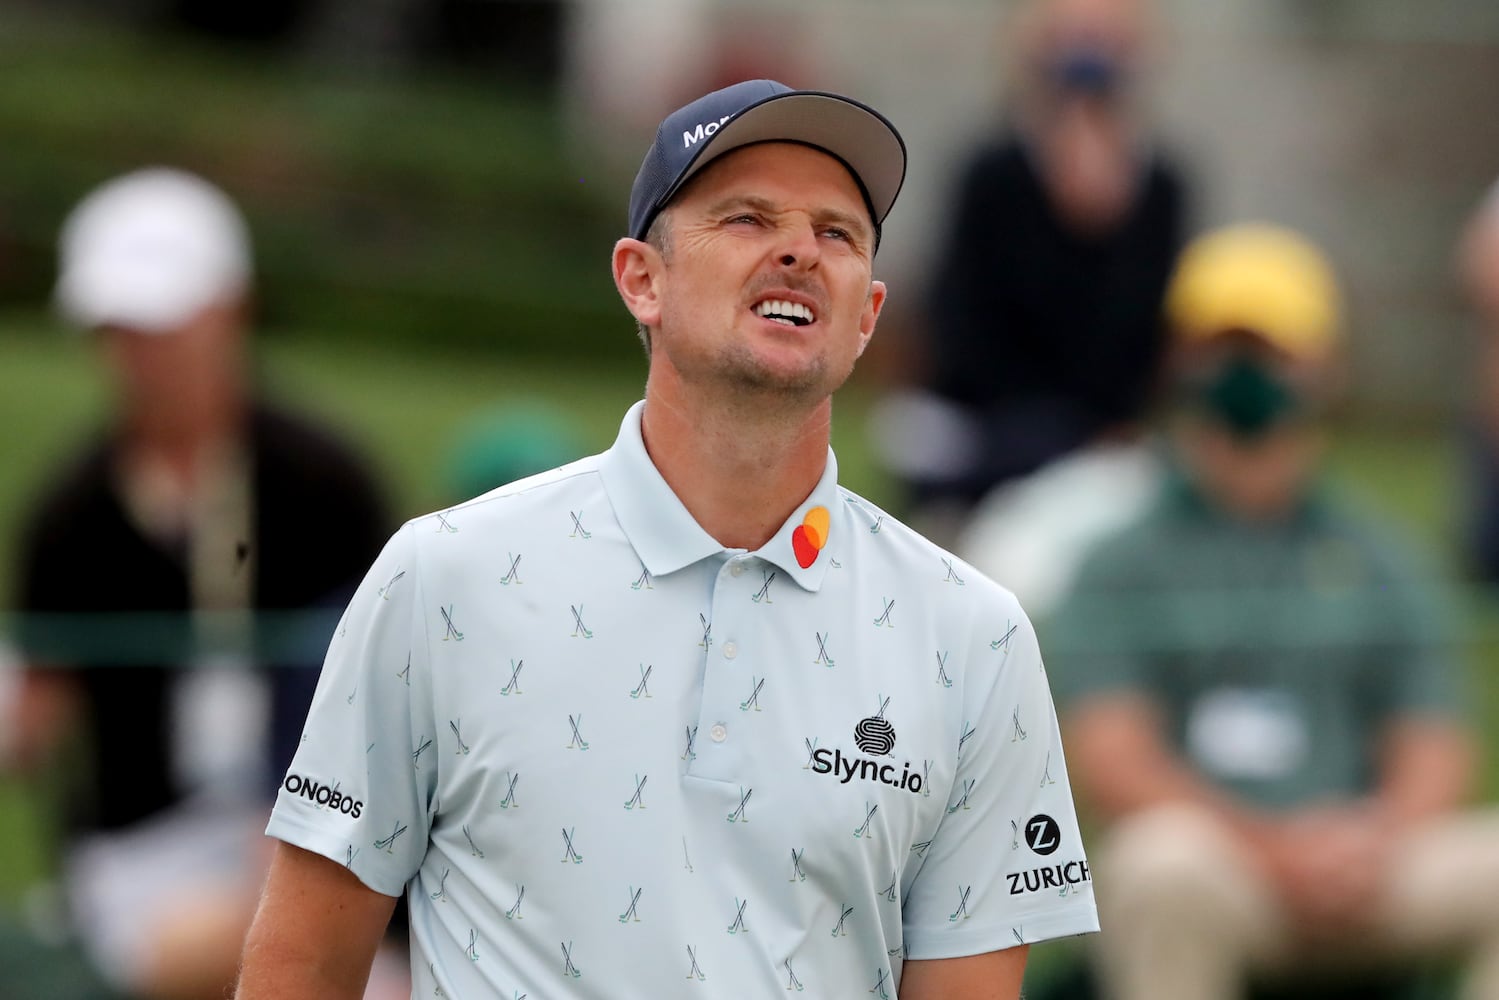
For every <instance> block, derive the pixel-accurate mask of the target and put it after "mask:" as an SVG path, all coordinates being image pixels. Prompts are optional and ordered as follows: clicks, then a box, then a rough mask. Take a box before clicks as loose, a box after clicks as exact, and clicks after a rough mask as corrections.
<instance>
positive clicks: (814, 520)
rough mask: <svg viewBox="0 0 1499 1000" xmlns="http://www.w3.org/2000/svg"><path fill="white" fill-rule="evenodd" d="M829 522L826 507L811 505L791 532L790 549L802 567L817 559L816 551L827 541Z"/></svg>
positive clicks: (819, 550) (830, 521)
mask: <svg viewBox="0 0 1499 1000" xmlns="http://www.w3.org/2000/svg"><path fill="white" fill-rule="evenodd" d="M831 523H832V518H831V517H830V516H829V515H828V509H827V508H826V507H813V508H812V509H811V510H809V511H807V516H806V517H804V518H802V523H801V524H799V525H797V528H796V530H795V531H793V532H792V533H791V550H792V551H793V552H795V553H796V564H797V565H798V566H800V567H801V568H802V569H806V568H807V567H808V566H810V565H812V564H813V563H814V562H816V561H817V553H819V552H821V551H822V547H823V546H824V545H826V544H827V543H828V526H829V525H830V524H831Z"/></svg>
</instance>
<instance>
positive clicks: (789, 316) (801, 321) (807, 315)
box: [755, 299, 817, 326]
mask: <svg viewBox="0 0 1499 1000" xmlns="http://www.w3.org/2000/svg"><path fill="white" fill-rule="evenodd" d="M755 315H756V316H763V317H764V318H765V319H773V320H776V321H778V322H781V323H786V324H788V325H791V326H806V325H807V324H808V323H811V322H812V321H813V320H815V319H816V318H817V317H816V316H814V315H813V314H812V310H810V309H808V308H807V307H806V306H804V305H801V304H799V303H796V302H783V301H781V300H780V299H767V300H766V301H764V302H761V303H760V304H759V305H757V306H755Z"/></svg>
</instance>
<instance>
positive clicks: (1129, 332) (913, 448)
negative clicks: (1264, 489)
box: [878, 0, 1184, 520]
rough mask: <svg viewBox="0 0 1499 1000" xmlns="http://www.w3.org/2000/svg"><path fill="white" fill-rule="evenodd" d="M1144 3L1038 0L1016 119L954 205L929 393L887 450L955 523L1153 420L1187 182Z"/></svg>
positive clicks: (965, 175)
mask: <svg viewBox="0 0 1499 1000" xmlns="http://www.w3.org/2000/svg"><path fill="white" fill-rule="evenodd" d="M1146 2H1147V0H1036V2H1034V3H1032V4H1030V5H1029V7H1027V8H1025V9H1024V10H1023V11H1022V12H1021V14H1020V19H1019V21H1018V24H1017V30H1016V31H1015V33H1014V36H1013V37H1014V41H1015V48H1016V56H1015V59H1016V63H1015V67H1014V69H1015V83H1014V100H1013V117H1012V120H1011V121H1010V122H1009V123H1008V124H1007V125H1006V127H1005V129H1004V131H1003V132H1002V134H1001V135H1000V136H999V137H998V138H997V139H996V140H995V141H993V142H991V143H989V144H986V145H984V146H983V147H981V148H980V149H978V150H977V151H976V153H975V154H974V155H973V156H972V158H971V159H970V160H969V162H968V163H967V166H966V168H965V169H964V170H963V172H962V175H961V179H960V180H959V181H958V183H957V185H956V187H955V189H954V191H953V200H952V209H951V216H950V222H949V224H948V228H947V231H946V234H945V236H944V237H943V239H942V242H941V243H940V244H939V250H938V261H937V265H936V268H935V270H934V277H933V286H932V288H931V292H930V296H929V301H928V306H927V310H926V315H925V317H924V319H923V321H922V324H921V325H922V328H923V331H924V339H923V342H922V343H919V344H918V345H917V351H918V352H919V362H918V364H919V367H920V368H922V369H924V371H925V376H924V379H925V382H926V388H927V389H928V390H929V394H917V395H913V396H909V397H905V399H906V401H907V406H909V409H908V408H906V407H896V408H895V409H893V410H888V411H886V412H887V417H886V420H887V421H888V424H889V426H887V427H886V428H885V430H882V431H880V432H879V434H878V436H879V437H880V439H881V440H885V441H891V442H894V444H893V445H892V446H891V447H890V452H891V453H889V454H887V455H886V461H887V462H888V464H889V465H890V466H891V468H892V471H894V472H895V473H896V474H897V475H899V476H900V477H901V478H903V479H904V480H905V481H906V483H907V486H908V488H909V490H910V493H911V501H912V502H913V503H914V504H915V505H916V507H917V508H918V510H920V509H923V508H926V509H928V510H930V511H932V512H934V513H939V514H940V513H941V512H947V513H948V514H949V515H956V516H957V518H956V519H958V520H960V519H961V516H962V514H963V513H965V512H966V511H967V509H968V508H969V507H970V506H971V505H972V504H973V503H974V502H976V501H977V500H979V499H980V498H981V497H982V496H984V494H986V493H987V492H988V491H989V490H990V489H991V488H992V487H994V486H995V485H996V484H999V483H1002V482H1005V481H1007V480H1011V479H1014V478H1016V477H1020V476H1025V475H1027V474H1029V473H1031V472H1033V471H1035V470H1036V469H1038V468H1040V467H1041V466H1043V465H1045V464H1046V463H1047V462H1049V461H1051V460H1053V459H1055V458H1057V457H1059V456H1062V455H1065V454H1067V453H1069V452H1072V451H1073V450H1074V449H1077V448H1079V447H1081V446H1083V445H1086V444H1088V443H1090V442H1093V441H1095V440H1097V439H1099V438H1100V437H1103V436H1106V435H1109V434H1111V433H1113V432H1117V431H1120V430H1121V429H1125V428H1130V427H1131V426H1132V425H1133V424H1135V422H1136V421H1137V420H1138V419H1139V418H1140V417H1141V415H1142V412H1143V410H1144V408H1145V406H1146V403H1147V400H1148V399H1149V397H1150V395H1151V390H1152V388H1153V386H1154V385H1155V382H1156V379H1157V373H1158V367H1159V363H1160V359H1161V356H1162V336H1161V331H1160V305H1161V295H1162V293H1163V291H1164V289H1165V286H1166V280H1167V277H1168V275H1169V273H1170V269H1171V263H1172V261H1173V259H1174V258H1175V255H1176V253H1177V251H1178V249H1179V247H1180V243H1181V240H1182V231H1183V226H1184V223H1183V212H1184V209H1183V198H1184V195H1183V183H1182V181H1181V179H1180V177H1179V175H1178V171H1177V170H1176V169H1175V168H1174V167H1173V166H1172V164H1171V163H1170V162H1169V161H1168V160H1167V159H1166V158H1165V157H1164V156H1163V155H1162V153H1161V151H1160V150H1159V149H1157V148H1156V146H1155V144H1154V143H1153V142H1152V140H1151V138H1150V136H1149V134H1148V131H1147V126H1146V122H1145V120H1144V119H1145V115H1144V110H1143V108H1142V104H1143V100H1142V94H1141V90H1142V81H1141V76H1142V74H1143V71H1144V64H1145V62H1146V58H1147V55H1148V53H1147V47H1148V42H1149V35H1150V31H1149V24H1148V20H1149V12H1148V10H1147V8H1146Z"/></svg>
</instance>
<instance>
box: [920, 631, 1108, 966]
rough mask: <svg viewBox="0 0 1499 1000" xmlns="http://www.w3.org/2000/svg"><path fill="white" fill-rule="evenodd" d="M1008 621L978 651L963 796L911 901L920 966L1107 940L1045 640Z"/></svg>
mask: <svg viewBox="0 0 1499 1000" xmlns="http://www.w3.org/2000/svg"><path fill="white" fill-rule="evenodd" d="M1000 620H1002V621H1006V622H1007V627H1006V628H1005V629H1000V630H999V636H1002V638H999V637H998V636H997V637H996V639H997V641H996V640H995V639H989V638H987V637H985V638H983V639H982V640H981V641H980V644H978V646H977V648H976V649H975V651H974V660H973V661H972V664H971V666H970V670H971V674H970V676H969V683H970V686H972V687H974V688H976V689H977V690H975V691H974V692H973V694H974V695H975V697H973V698H972V699H968V698H965V702H966V704H967V705H968V706H969V707H968V708H966V709H965V713H966V718H965V720H964V723H963V727H962V731H961V735H960V750H959V754H958V762H957V769H956V777H955V781H954V784H953V790H952V796H951V799H950V801H949V802H948V805H947V814H946V815H945V816H944V817H943V819H942V822H941V824H940V825H939V827H938V831H937V834H936V836H935V837H934V838H933V841H932V843H931V845H930V846H929V847H928V849H927V851H926V854H925V861H924V863H923V866H922V869H921V872H920V874H919V876H918V877H917V879H916V880H915V881H914V882H913V884H912V888H911V891H910V893H909V895H908V897H907V900H906V907H905V918H904V919H905V940H906V946H907V951H908V955H909V957H910V958H915V959H926V958H949V957H955V956H960V955H971V954H978V953H981V952H985V951H994V950H997V949H1000V948H1006V947H1012V946H1015V945H1019V944H1028V943H1031V942H1033V941H1040V940H1044V939H1048V938H1054V937H1060V936H1065V935H1071V934H1082V933H1086V932H1089V931H1095V930H1097V929H1098V918H1097V914H1096V911H1095V909H1094V905H1093V894H1092V885H1091V874H1090V872H1089V869H1088V863H1087V858H1086V856H1085V855H1084V851H1083V845H1082V838H1081V835H1080V834H1079V832H1078V824H1077V817H1076V810H1075V808H1074V806H1073V802H1072V790H1071V786H1070V785H1069V782H1068V779H1067V768H1066V763H1065V761H1064V759H1063V754H1062V740H1061V733H1060V730H1059V728H1058V725H1057V717H1056V711H1055V708H1054V707H1053V704H1052V698H1051V692H1050V688H1049V685H1048V683H1047V677H1046V671H1045V669H1044V667H1043V665H1042V661H1041V654H1040V649H1039V647H1038V645H1037V641H1036V635H1035V632H1034V631H1033V630H1032V628H1031V624H1030V622H1029V621H1028V620H1027V619H1026V618H1025V616H1024V614H1023V613H1022V612H1020V611H1019V608H1018V607H1014V609H1013V611H1012V613H1011V614H1010V615H1009V616H1008V617H1007V618H1005V617H1001V619H1000Z"/></svg>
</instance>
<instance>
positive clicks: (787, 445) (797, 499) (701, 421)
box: [641, 380, 832, 551]
mask: <svg viewBox="0 0 1499 1000" xmlns="http://www.w3.org/2000/svg"><path fill="white" fill-rule="evenodd" d="M831 415H832V401H831V399H824V400H822V402H820V403H816V404H813V405H812V407H811V408H810V409H806V408H802V409H801V410H800V411H799V412H798V411H796V410H793V409H788V408H785V407H775V406H764V407H757V406H754V405H752V404H751V402H750V401H747V400H742V399H741V400H740V401H738V402H737V403H736V404H732V405H727V406H726V405H724V404H723V402H722V400H714V401H711V402H705V401H702V400H698V399H695V398H694V394H693V393H690V392H685V391H683V389H682V387H681V385H680V384H679V383H678V384H675V385H661V384H659V383H658V381H657V380H652V382H651V383H650V384H648V385H647V386H646V403H645V410H644V412H643V413H642V415H641V436H642V437H643V438H644V441H645V448H646V452H647V453H648V454H649V455H650V457H651V461H652V462H653V463H654V464H655V466H656V468H657V470H658V471H659V472H660V473H661V476H662V478H663V479H665V480H666V483H667V485H668V486H670V487H671V489H672V492H673V493H675V494H676V495H677V498H678V499H680V500H681V501H682V504H683V506H685V507H686V508H687V510H688V512H689V513H690V514H692V516H693V518H694V519H695V520H696V521H697V523H698V524H699V525H701V526H702V528H703V530H704V531H706V532H707V533H708V534H709V535H711V536H712V537H713V538H714V539H716V540H717V541H718V542H720V543H721V544H723V545H724V547H725V548H738V549H747V550H751V551H753V550H755V549H758V548H759V547H760V546H762V545H764V544H765V543H766V542H767V541H769V540H770V539H771V538H772V537H773V536H774V535H775V533H776V532H777V531H778V530H780V527H781V525H782V524H784V523H785V521H786V519H787V518H788V517H790V516H791V514H792V513H793V512H794V511H795V510H796V508H797V506H798V505H800V504H801V503H802V501H804V500H806V498H807V497H808V496H809V495H810V494H811V492H812V490H813V489H815V488H816V486H817V483H818V480H820V479H821V478H822V474H823V471H824V469H825V468H826V466H827V453H828V438H829V433H830V426H831V424H830V420H831Z"/></svg>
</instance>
